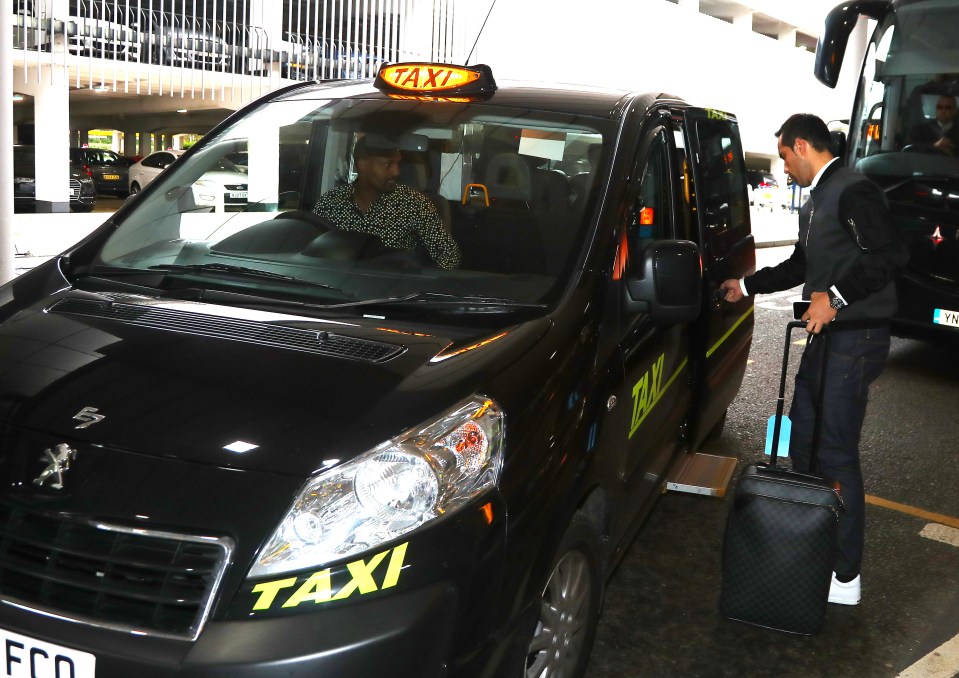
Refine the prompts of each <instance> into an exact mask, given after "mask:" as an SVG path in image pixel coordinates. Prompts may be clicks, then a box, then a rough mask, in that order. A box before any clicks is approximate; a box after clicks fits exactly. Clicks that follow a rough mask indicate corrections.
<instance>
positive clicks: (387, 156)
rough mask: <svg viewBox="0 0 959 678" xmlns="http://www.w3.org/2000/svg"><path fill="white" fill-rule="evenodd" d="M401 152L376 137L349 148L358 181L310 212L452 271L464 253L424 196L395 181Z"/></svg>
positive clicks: (331, 194) (332, 193)
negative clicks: (420, 253)
mask: <svg viewBox="0 0 959 678" xmlns="http://www.w3.org/2000/svg"><path fill="white" fill-rule="evenodd" d="M401 159H402V154H401V152H400V149H399V145H398V143H396V142H395V141H394V140H392V139H390V138H389V137H384V136H380V135H374V134H366V135H364V136H362V137H361V138H360V139H359V140H358V141H357V142H356V145H355V146H354V148H353V162H354V167H355V169H356V180H355V181H354V182H353V183H351V184H346V185H344V186H337V187H336V188H334V189H332V190H330V191H328V192H327V193H325V194H323V195H322V196H320V198H319V200H317V201H316V205H315V206H314V207H313V211H314V212H315V213H316V214H319V215H320V216H322V217H325V218H327V219H329V220H330V221H332V222H333V223H334V224H335V225H336V226H337V228H339V229H341V230H344V231H358V232H360V233H366V234H370V235H375V236H378V237H379V238H380V240H381V241H382V242H383V244H384V245H386V246H387V247H392V248H395V249H401V250H410V251H417V250H425V252H426V253H427V254H428V255H429V257H430V259H432V260H433V261H434V262H435V263H436V265H437V266H439V267H440V268H446V269H452V268H457V267H458V266H459V265H460V261H461V258H462V255H461V253H460V249H459V246H457V244H456V241H455V240H453V238H452V236H451V235H450V234H449V233H448V232H447V231H446V229H445V228H443V222H442V220H441V219H440V216H439V214H438V213H437V211H436V207H435V206H434V205H433V203H432V202H431V201H430V199H429V198H427V197H426V196H425V195H423V194H422V193H420V192H419V191H417V190H416V189H414V188H411V187H410V186H407V185H405V184H401V183H399V182H398V181H397V179H398V177H399V175H400V161H401Z"/></svg>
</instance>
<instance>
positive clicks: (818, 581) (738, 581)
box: [719, 464, 840, 635]
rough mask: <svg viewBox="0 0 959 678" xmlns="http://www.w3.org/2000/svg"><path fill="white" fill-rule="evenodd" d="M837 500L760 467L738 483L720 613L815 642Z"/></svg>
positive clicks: (796, 477)
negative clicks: (801, 635)
mask: <svg viewBox="0 0 959 678" xmlns="http://www.w3.org/2000/svg"><path fill="white" fill-rule="evenodd" d="M839 510H840V503H839V497H838V495H837V494H836V492H835V490H834V489H833V488H832V487H831V486H830V484H829V483H828V481H825V480H822V479H821V478H817V477H815V476H809V475H805V474H800V473H793V472H792V471H786V470H783V469H779V468H771V467H768V466H766V465H763V464H752V465H750V466H748V467H747V468H746V469H745V470H744V472H743V474H742V476H741V477H740V479H739V483H738V485H737V488H736V494H735V497H734V500H733V507H732V510H731V511H730V514H729V519H728V522H727V524H726V537H725V541H724V545H723V586H722V592H721V594H720V603H719V604H720V611H721V612H722V614H723V616H725V617H728V618H729V619H734V620H737V621H742V622H746V623H748V624H754V625H756V626H763V627H766V628H770V629H777V630H780V631H787V632H789V633H799V634H806V635H812V634H815V633H818V632H819V631H820V630H821V629H822V626H823V622H824V619H825V615H826V599H827V597H828V595H829V582H830V579H831V577H832V565H833V560H834V558H835V550H836V529H837V525H838V516H839Z"/></svg>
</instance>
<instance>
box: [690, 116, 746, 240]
mask: <svg viewBox="0 0 959 678" xmlns="http://www.w3.org/2000/svg"><path fill="white" fill-rule="evenodd" d="M733 125H734V123H732V122H731V121H729V120H716V119H709V120H697V121H696V132H697V134H698V137H699V165H700V172H699V181H698V185H697V189H698V204H699V209H700V223H701V224H702V227H703V229H704V231H705V232H704V233H703V237H704V238H705V240H706V241H707V242H709V244H710V247H711V250H710V255H711V256H712V257H713V258H721V257H723V256H725V255H726V254H728V253H729V252H730V250H731V248H732V247H733V246H735V245H736V243H738V242H741V241H742V239H743V238H745V237H746V236H747V235H749V218H748V207H747V202H746V191H745V190H744V187H745V185H746V168H745V164H744V161H743V150H742V147H741V146H740V143H739V135H738V134H737V133H736V131H735V130H734V128H733Z"/></svg>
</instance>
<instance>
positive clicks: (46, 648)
mask: <svg viewBox="0 0 959 678" xmlns="http://www.w3.org/2000/svg"><path fill="white" fill-rule="evenodd" d="M0 639H2V640H0V642H2V643H3V651H4V654H5V656H4V658H3V661H4V666H6V669H7V672H6V673H5V674H3V675H5V676H10V677H11V678H68V677H69V678H95V676H96V661H97V658H96V657H94V656H93V655H92V654H90V653H89V652H81V651H80V650H74V649H72V648H69V647H62V646H60V645H54V644H53V643H45V642H43V641H42V640H34V639H33V638H30V637H28V636H21V635H20V634H19V633H13V632H12V631H7V630H5V629H0Z"/></svg>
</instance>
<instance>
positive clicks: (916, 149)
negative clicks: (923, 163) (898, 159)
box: [902, 144, 949, 155]
mask: <svg viewBox="0 0 959 678" xmlns="http://www.w3.org/2000/svg"><path fill="white" fill-rule="evenodd" d="M902 152H903V153H929V154H931V155H949V154H948V153H946V152H945V151H944V150H942V149H941V148H936V147H935V146H933V145H932V144H906V145H905V146H903V147H902Z"/></svg>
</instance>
